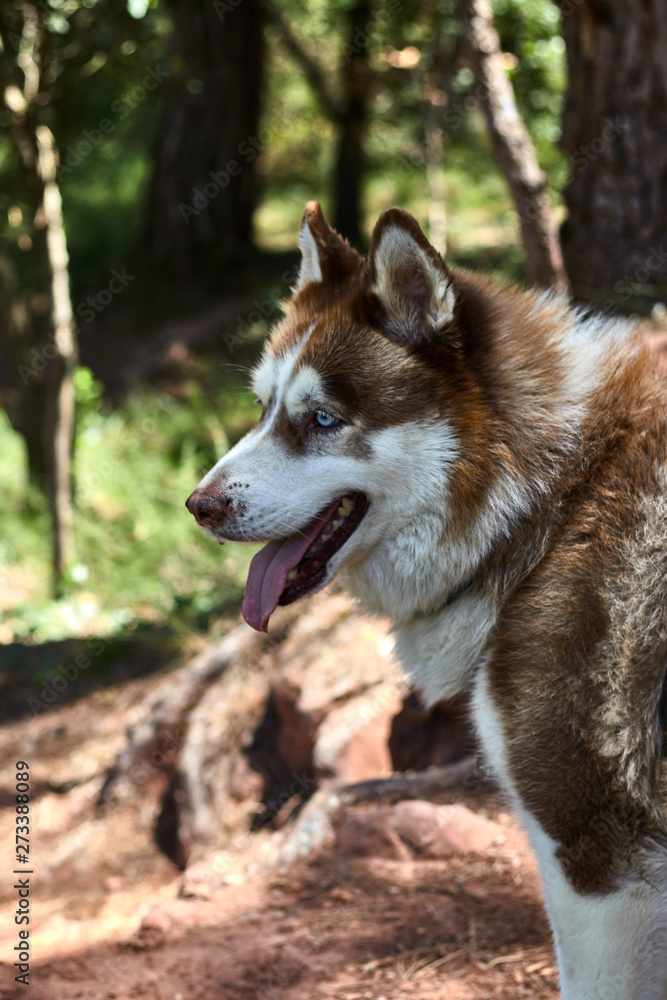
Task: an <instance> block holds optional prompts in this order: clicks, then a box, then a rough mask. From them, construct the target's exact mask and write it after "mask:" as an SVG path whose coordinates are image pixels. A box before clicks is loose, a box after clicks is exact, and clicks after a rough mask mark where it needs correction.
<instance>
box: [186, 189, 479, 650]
mask: <svg viewBox="0 0 667 1000" xmlns="http://www.w3.org/2000/svg"><path fill="white" fill-rule="evenodd" d="M299 245H300V248H301V253H302V263H301V270H300V273H299V276H298V280H297V283H296V287H295V289H294V293H293V296H292V298H291V299H290V301H289V302H287V303H286V305H285V307H284V313H285V316H284V319H283V320H282V321H281V322H279V323H278V325H277V326H276V328H275V329H274V331H273V333H272V335H271V337H270V339H269V340H268V343H267V345H266V348H265V350H264V354H263V357H262V359H261V361H260V362H259V364H258V365H257V367H256V369H255V371H254V391H255V393H256V395H257V402H258V404H260V405H261V407H262V415H261V418H260V420H259V422H258V424H257V426H256V427H255V428H254V429H253V430H252V431H251V432H250V433H249V434H247V435H246V436H245V437H244V438H243V440H242V441H240V442H239V444H237V445H236V447H235V448H233V449H232V450H231V451H230V452H229V453H228V454H227V455H226V456H225V457H224V458H223V459H221V460H220V461H219V462H218V463H217V465H215V467H214V468H213V469H211V471H210V472H209V473H208V474H207V475H206V476H205V477H204V478H203V479H202V481H201V482H200V484H199V485H198V487H197V489H196V490H195V492H194V493H193V494H192V496H191V497H190V498H189V499H188V501H187V506H188V508H189V509H190V510H191V511H192V513H193V514H194V516H195V517H196V519H197V521H198V522H199V524H201V525H203V526H204V527H205V528H207V529H208V531H209V533H210V534H211V535H212V536H213V537H214V538H216V539H218V540H223V539H229V540H232V541H246V542H258V541H263V542H268V544H267V545H265V547H264V548H263V549H262V550H261V551H260V552H259V553H258V554H257V555H256V556H255V558H254V560H253V562H252V565H251V569H250V573H249V576H248V583H247V586H246V592H245V598H244V605H243V613H244V617H245V619H246V621H247V622H248V623H249V624H250V625H252V627H253V628H255V629H258V630H261V631H266V628H267V623H268V620H269V617H270V615H271V614H272V612H273V611H274V610H275V608H276V606H277V605H278V604H290V603H291V602H292V601H295V600H297V599H298V598H299V597H301V596H302V595H305V594H307V593H311V592H313V591H314V590H316V589H319V588H320V587H321V586H323V585H324V584H326V583H327V582H328V581H329V580H331V579H332V578H333V577H334V576H335V575H336V573H337V572H338V571H339V570H340V569H341V568H343V567H354V566H358V565H359V564H361V563H364V562H367V561H368V560H369V559H370V560H371V561H372V560H373V559H376V558H377V557H378V553H382V552H384V554H385V555H387V553H388V552H389V551H390V550H392V549H393V552H394V563H395V562H396V553H397V552H399V551H400V553H401V560H402V563H401V565H403V564H406V560H407V562H408V563H409V562H410V559H411V558H412V562H413V563H415V564H416V563H418V562H419V559H420V556H419V553H417V552H416V551H415V552H414V553H413V554H412V557H411V555H410V543H409V542H406V538H407V537H408V536H409V533H410V529H411V523H412V522H413V521H414V519H415V518H417V517H418V516H420V515H424V516H427V517H430V518H431V520H432V522H433V523H432V525H431V529H432V534H433V536H434V537H433V538H432V539H430V540H428V539H427V541H426V544H427V545H437V544H438V541H439V539H438V537H437V536H438V535H439V534H440V535H441V534H442V532H443V531H444V530H445V526H446V524H447V523H448V520H450V519H451V516H452V511H453V510H454V509H455V508H459V509H460V508H461V507H462V506H465V502H464V498H463V497H462V496H461V495H460V496H458V500H457V498H456V497H455V496H454V493H455V492H456V488H453V485H452V480H453V477H452V468H453V467H454V466H457V465H458V466H459V467H460V461H459V458H460V444H461V434H460V432H459V424H460V423H461V419H460V418H462V417H463V418H464V423H465V425H466V426H467V427H469V426H471V424H472V425H474V421H475V407H476V398H475V392H474V386H473V385H472V383H471V380H470V378H469V375H468V368H467V365H466V363H465V358H464V356H463V355H464V352H463V351H462V349H461V342H460V341H461V335H462V322H461V316H460V309H459V301H458V296H457V288H456V280H455V278H454V276H453V275H452V274H451V273H450V272H449V271H448V269H447V268H446V266H445V264H444V263H443V261H442V259H441V257H440V256H439V254H438V253H437V252H436V251H435V250H434V249H433V247H431V246H430V244H429V243H428V240H427V239H426V237H425V236H424V234H423V233H422V232H421V230H420V228H419V226H418V224H417V222H416V221H415V219H413V218H412V216H410V215H408V214H407V213H406V212H403V211H401V210H399V209H390V210H389V211H387V212H385V213H384V214H383V215H382V216H381V218H380V220H379V221H378V223H377V226H376V227H375V231H374V233H373V238H372V243H371V249H370V255H369V260H368V263H367V262H366V261H365V260H364V259H363V258H362V257H361V256H360V255H359V254H357V253H356V251H354V250H353V249H351V247H350V246H349V245H348V244H347V243H346V242H345V241H344V240H343V239H342V238H341V237H340V236H339V235H338V234H337V233H336V232H334V231H333V230H332V229H331V228H330V227H329V226H328V225H327V223H326V221H325V219H324V217H323V215H322V212H321V210H320V207H319V205H318V204H317V203H316V202H310V203H309V204H308V205H307V207H306V211H305V214H304V217H303V222H302V225H301V230H300V233H299ZM463 325H464V324H463ZM456 478H457V479H460V477H456ZM468 478H470V477H468ZM463 479H464V481H465V475H464V477H463ZM423 534H424V532H423V528H422V531H421V535H422V538H423ZM406 546H407V547H406ZM413 568H414V569H417V570H419V571H421V572H422V573H428V558H425V560H423V565H422V566H421V567H419V566H416V565H415V567H413ZM394 571H395V572H400V568H396V566H395V567H394Z"/></svg>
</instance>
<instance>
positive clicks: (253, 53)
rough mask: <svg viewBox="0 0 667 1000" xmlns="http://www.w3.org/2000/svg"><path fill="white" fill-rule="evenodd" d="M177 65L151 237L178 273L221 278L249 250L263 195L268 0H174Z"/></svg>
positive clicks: (156, 172)
mask: <svg viewBox="0 0 667 1000" xmlns="http://www.w3.org/2000/svg"><path fill="white" fill-rule="evenodd" d="M168 8H169V9H170V11H171V15H172V19H173V64H174V68H173V70H172V73H171V75H170V77H169V79H168V80H167V82H166V85H165V94H164V105H163V108H162V113H161V119H160V125H159V131H158V139H157V146H156V151H155V159H154V168H153V177H152V182H151V189H150V195H149V217H148V226H147V239H146V242H147V246H148V250H149V252H150V253H151V255H152V256H154V258H155V259H156V260H157V261H158V262H160V263H161V264H162V266H163V267H164V268H165V269H166V274H167V276H171V277H175V278H177V279H181V280H183V279H185V280H187V279H192V278H194V277H195V276H196V277H198V278H201V277H202V276H203V277H211V278H216V277H218V278H219V275H220V272H221V269H222V268H223V267H224V266H225V265H229V264H230V263H237V262H238V261H239V260H243V259H244V258H247V256H248V254H249V252H250V251H251V249H252V238H251V234H252V225H251V223H252V215H253V212H254V209H255V206H256V203H257V174H256V172H255V169H254V161H255V159H256V157H257V156H258V153H259V152H260V151H261V148H262V145H263V144H262V142H261V141H260V139H259V138H258V121H259V104H260V89H261V82H262V81H261V67H262V64H263V42H262V19H261V16H260V15H261V8H260V3H259V0H244V2H243V3H241V4H236V3H234V4H233V5H232V3H231V2H229V3H226V2H225V0H215V2H202V0H195V2H188V0H171V2H170V3H169V4H168Z"/></svg>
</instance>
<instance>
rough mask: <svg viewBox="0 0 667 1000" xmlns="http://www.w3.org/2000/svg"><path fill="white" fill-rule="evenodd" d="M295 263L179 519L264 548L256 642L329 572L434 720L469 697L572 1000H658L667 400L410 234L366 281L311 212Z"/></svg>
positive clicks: (663, 928) (314, 209)
mask: <svg viewBox="0 0 667 1000" xmlns="http://www.w3.org/2000/svg"><path fill="white" fill-rule="evenodd" d="M300 245H301V249H302V253H303V263H302V269H301V274H300V276H299V280H298V283H297V288H296V291H295V294H294V297H293V298H292V300H291V301H290V302H289V303H288V304H287V306H286V309H285V319H284V320H283V321H282V322H281V323H280V324H279V325H278V327H277V329H276V330H275V331H274V333H273V335H272V337H271V339H270V341H269V343H268V345H267V348H266V351H265V354H264V357H263V359H262V361H261V363H260V365H259V367H258V369H257V370H256V372H255V389H256V392H257V394H258V396H259V397H260V399H261V401H262V403H263V406H264V411H263V415H262V419H261V420H260V422H259V424H258V426H257V428H256V429H255V430H253V431H252V432H251V433H250V434H248V435H247V436H246V437H245V438H244V439H243V440H242V441H241V442H240V443H239V444H238V445H237V446H236V447H235V448H234V449H233V450H232V451H231V452H230V453H229V454H228V455H227V456H226V457H225V458H223V459H222V460H221V461H220V462H219V463H218V464H217V465H216V466H215V468H214V469H212V470H211V472H209V473H208V475H207V476H206V477H205V478H204V479H203V480H202V482H201V483H200V485H199V487H198V488H197V490H196V491H195V493H194V494H193V496H192V497H191V498H190V500H189V501H188V505H189V507H190V509H191V510H193V513H195V515H196V516H197V519H198V521H199V522H200V523H202V524H204V525H205V526H206V527H208V528H209V530H210V531H211V532H212V534H213V535H214V536H215V537H216V538H219V539H223V538H224V539H232V540H237V541H267V540H269V544H268V545H267V546H266V547H265V548H264V549H263V550H262V552H261V553H259V554H258V555H257V556H256V557H255V560H254V561H253V566H252V567H251V572H250V575H249V578H248V585H247V588H246V597H245V601H244V614H245V617H246V620H247V621H248V622H249V623H250V624H251V625H253V626H254V627H255V628H258V629H266V627H267V623H268V618H269V616H270V614H271V613H272V611H273V610H274V609H275V607H276V605H277V604H278V603H290V602H291V601H293V600H296V599H297V598H298V597H299V596H301V595H302V594H303V593H308V592H310V591H313V590H315V589H317V588H318V587H320V586H323V585H324V584H325V583H326V582H327V581H328V580H330V579H331V578H332V577H333V576H334V575H336V574H337V573H338V572H339V571H341V574H342V578H343V581H344V583H345V584H346V586H347V587H348V588H349V590H350V591H351V592H352V593H353V594H355V595H356V596H357V597H358V598H359V599H360V601H361V602H362V603H363V604H364V605H365V606H366V607H367V608H368V609H369V610H371V611H376V612H382V613H383V614H387V615H390V616H391V617H392V618H393V619H394V621H395V623H396V632H397V649H398V653H399V656H400V659H401V661H402V663H403V665H404V666H405V668H406V669H407V670H408V671H409V672H410V673H412V674H413V675H414V677H415V682H416V684H417V686H419V687H421V688H422V690H423V691H424V693H425V695H426V698H427V699H428V700H430V701H436V700H438V699H440V698H443V697H448V696H451V695H454V694H456V693H457V692H459V691H461V690H463V689H465V688H472V690H473V705H474V715H475V720H476V724H477V728H478V731H479V735H480V737H481V739H482V742H483V745H484V748H485V752H486V757H487V759H488V761H489V763H490V765H491V766H492V767H494V768H495V769H496V770H497V772H498V775H499V777H500V779H501V781H502V784H503V785H504V787H505V789H506V790H507V792H508V793H509V794H510V796H511V797H512V799H513V800H514V803H515V805H516V808H517V810H518V811H519V813H520V815H521V817H522V819H523V821H524V823H525V825H526V828H527V830H528V832H529V835H530V837H531V840H532V843H533V845H534V847H535V850H536V852H537V855H538V858H539V862H540V868H541V872H542V878H543V883H544V892H545V897H546V904H547V909H548V913H549V917H550V920H551V923H552V927H553V930H554V936H555V941H556V948H557V952H558V961H559V969H560V976H561V989H562V996H563V998H564V1000H589V998H590V1000H592V998H596V1000H612V998H614V1000H665V998H667V759H663V753H664V746H663V725H662V721H661V705H662V711H663V715H664V714H665V713H664V709H665V697H664V694H663V692H664V690H665V676H666V672H667V433H666V430H667V427H666V424H667V407H666V406H665V392H664V389H663V387H662V386H661V385H659V384H658V383H657V382H656V381H655V379H654V377H653V375H652V373H651V365H650V362H649V360H648V358H647V356H646V354H645V351H644V349H643V347H642V345H641V342H640V341H639V340H638V338H637V337H636V335H635V334H634V333H633V330H632V327H631V326H630V325H629V324H627V323H625V322H624V321H615V322H609V321H606V320H602V319H600V318H595V317H589V318H586V317H584V316H583V315H581V314H579V313H577V312H576V311H572V310H571V309H570V308H569V306H568V304H567V302H566V301H565V300H564V299H561V298H559V297H557V296H552V295H549V294H538V293H535V292H519V291H517V290H516V289H513V288H508V287H505V288H503V287H499V286H497V285H495V284H493V283H492V282H490V281H486V280H484V279H482V278H480V277H478V276H474V275H471V274H464V273H451V272H449V270H448V269H447V268H446V267H445V265H444V264H443V263H442V260H441V259H440V257H439V256H438V255H437V253H436V252H435V251H434V250H433V249H432V248H431V247H430V246H429V244H428V242H427V241H426V239H425V237H424V236H423V234H422V233H421V231H420V229H419V227H418V226H417V224H416V222H415V221H414V220H413V219H412V218H411V217H410V216H408V215H407V214H406V213H404V212H400V211H399V210H396V209H392V210H390V211H389V212H386V213H385V214H384V215H383V216H382V218H381V219H380V221H379V222H378V225H377V227H376V230H375V232H374V235H373V241H372V246H371V252H370V258H369V264H368V266H367V265H366V263H365V261H363V260H362V258H360V257H359V256H358V255H357V254H356V253H355V252H354V251H353V250H351V249H350V248H349V246H348V245H347V244H346V243H344V241H342V240H341V239H340V237H338V236H337V234H335V233H334V232H333V231H332V230H330V229H329V227H328V226H327V225H326V223H325V221H324V219H323V217H322V215H321V212H320V210H319V207H318V206H317V205H315V204H313V203H311V204H310V205H309V206H308V208H307V211H306V215H305V216H304V224H303V226H302V229H301V234H300Z"/></svg>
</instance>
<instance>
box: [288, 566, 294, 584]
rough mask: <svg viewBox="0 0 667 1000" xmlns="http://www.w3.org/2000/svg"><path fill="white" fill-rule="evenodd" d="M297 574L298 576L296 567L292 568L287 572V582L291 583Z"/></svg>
mask: <svg viewBox="0 0 667 1000" xmlns="http://www.w3.org/2000/svg"><path fill="white" fill-rule="evenodd" d="M295 576H296V567H295V568H294V569H291V570H290V571H289V573H288V574H287V582H288V583H291V582H292V580H293V579H294V577H295Z"/></svg>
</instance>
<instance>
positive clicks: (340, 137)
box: [264, 0, 372, 245]
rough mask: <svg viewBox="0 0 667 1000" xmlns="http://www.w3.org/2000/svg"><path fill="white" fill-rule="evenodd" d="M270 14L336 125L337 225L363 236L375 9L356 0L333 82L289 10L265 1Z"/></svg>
mask: <svg viewBox="0 0 667 1000" xmlns="http://www.w3.org/2000/svg"><path fill="white" fill-rule="evenodd" d="M264 8H265V10H266V12H267V15H268V16H269V17H270V18H271V20H272V21H273V22H274V23H275V24H276V25H277V26H278V28H279V29H280V32H281V35H282V40H283V44H284V45H285V48H286V49H287V51H288V52H289V53H290V55H291V56H292V57H293V59H294V61H295V62H296V63H297V65H298V66H299V67H300V68H301V70H302V71H303V74H304V76H305V77H306V80H307V81H308V83H309V84H310V87H311V88H312V91H313V93H314V94H315V96H316V98H317V100H318V101H319V103H320V107H321V109H322V111H323V112H324V114H325V115H326V116H327V117H328V118H329V120H330V121H331V122H332V123H333V125H334V127H335V129H336V150H335V155H334V166H333V178H332V189H333V205H334V207H333V224H334V227H335V229H337V230H338V232H339V233H341V234H342V235H343V236H344V237H345V238H346V239H348V240H350V242H351V243H353V244H356V245H359V243H360V242H361V239H362V233H361V218H362V195H363V180H364V172H365V168H366V157H365V152H364V138H365V133H366V129H367V118H368V102H369V99H370V95H371V91H372V74H371V69H370V66H369V62H368V43H369V32H370V31H371V28H372V17H371V14H372V11H371V5H370V3H369V0H354V2H353V3H352V5H351V6H350V8H349V9H348V11H347V12H346V15H345V23H344V29H343V37H344V41H343V58H342V61H341V63H340V66H339V69H338V74H337V75H338V78H339V82H338V85H337V86H332V85H331V82H330V80H329V79H328V77H327V74H326V73H325V71H324V70H323V68H322V66H321V65H320V63H319V61H318V60H317V59H316V58H315V57H314V56H312V55H311V54H310V53H309V52H308V51H307V50H306V48H305V46H304V45H303V44H302V42H301V41H300V40H299V39H298V38H297V36H296V34H295V32H294V31H293V30H292V27H291V25H290V24H289V22H288V20H287V18H286V17H285V15H284V13H283V11H282V10H281V8H280V7H279V6H278V4H277V3H274V2H273V0H264Z"/></svg>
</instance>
